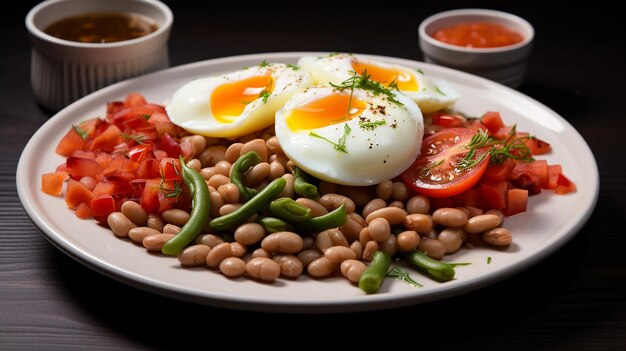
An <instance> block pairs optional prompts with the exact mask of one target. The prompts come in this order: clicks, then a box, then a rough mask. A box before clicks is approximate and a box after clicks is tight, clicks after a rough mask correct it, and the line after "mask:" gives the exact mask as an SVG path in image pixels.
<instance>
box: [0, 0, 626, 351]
mask: <svg viewBox="0 0 626 351" xmlns="http://www.w3.org/2000/svg"><path fill="white" fill-rule="evenodd" d="M167 3H168V5H170V7H171V8H172V10H173V12H174V15H175V24H174V29H173V33H172V36H171V41H170V53H171V65H172V66H175V65H180V64H184V63H189V62H193V61H200V60H205V59H210V58H216V57H222V56H231V55H238V54H248V53H258V52H277V51H343V52H356V53H358V52H360V53H369V54H379V55H388V56H397V57H402V58H408V59H415V60H420V59H421V58H422V56H421V52H420V51H419V49H418V42H417V34H416V32H417V26H418V24H419V22H420V20H421V19H423V18H425V17H426V16H428V15H430V14H432V13H435V12H438V11H441V10H445V9H449V8H454V7H464V6H465V7H466V6H467V5H470V4H463V3H454V2H449V1H432V2H431V3H436V4H439V5H437V6H435V5H428V4H426V3H424V2H414V4H415V5H413V6H417V7H420V9H419V10H409V9H406V8H400V7H398V8H392V7H391V6H392V5H393V4H396V2H393V3H392V2H387V3H384V4H381V6H383V5H384V8H374V7H368V6H366V5H365V4H360V3H356V2H355V3H353V4H351V5H350V6H339V4H338V2H336V3H337V4H335V3H333V2H329V1H325V2H322V3H321V4H320V3H318V4H319V5H315V6H314V5H303V6H295V5H293V3H291V4H290V3H288V2H281V3H278V4H270V2H259V3H257V4H255V5H253V6H252V7H246V8H245V9H243V7H244V6H243V5H235V2H232V4H227V5H220V7H219V8H212V7H211V5H209V4H208V3H209V2H208V1H207V2H205V3H201V2H196V1H194V2H192V1H186V2H182V1H178V2H174V1H167ZM498 3H499V2H491V3H488V2H482V3H480V2H478V3H476V2H475V3H472V4H471V6H474V7H488V8H497V9H503V10H507V11H511V12H514V13H516V14H518V15H521V16H522V17H525V18H526V19H528V20H529V21H530V22H531V23H532V24H533V25H534V26H535V28H536V41H535V48H534V51H533V53H532V56H531V58H530V62H529V70H528V75H527V79H526V81H525V83H524V84H523V85H522V86H521V87H520V89H519V90H520V91H522V92H523V93H525V94H527V95H529V96H531V97H533V98H535V99H537V100H539V101H541V102H543V103H544V104H546V105H547V106H549V107H551V108H552V109H554V110H555V111H556V112H557V113H559V114H561V115H562V116H563V117H565V118H566V119H567V120H568V121H569V122H570V123H571V124H572V125H573V126H574V127H575V128H576V129H577V130H578V131H579V132H580V133H581V134H582V136H583V137H584V138H585V140H586V141H587V143H588V144H589V145H590V147H591V149H592V150H593V152H594V155H595V157H596V160H597V163H598V166H599V169H600V177H601V189H600V196H599V200H598V203H597V206H596V208H595V211H594V213H593V215H592V216H591V218H590V219H589V221H588V222H587V224H586V225H585V226H584V227H583V228H582V230H581V231H580V232H579V233H578V235H576V236H575V237H574V238H573V239H572V240H571V241H570V242H569V243H567V244H566V245H565V246H564V247H562V249H560V250H559V251H557V252H556V253H555V254H553V255H552V256H550V257H549V258H547V259H545V260H543V261H542V262H540V263H539V264H537V265H536V266H534V267H532V268H530V269H528V270H526V271H524V272H522V273H519V274H517V275H516V276H514V277H512V278H510V279H507V280H504V281H502V282H499V283H497V284H494V285H492V286H489V287H486V288H484V289H481V290H478V291H475V292H472V293H468V294H465V295H462V296H458V297H454V298H449V299H446V300H443V301H439V302H434V303H428V304H424V305H417V306H411V307H405V308H400V309H392V310H384V311H377V312H367V313H365V312H364V313H352V314H337V315H332V316H329V315H279V314H267V313H248V312H242V311H232V310H226V309H220V308H213V307H207V306H204V305H196V304H193V303H188V302H182V301H178V300H174V299H170V298H165V297H162V296H158V295H155V294H152V293H148V292H145V291H142V290H139V289H136V288H133V287H130V286H128V285H125V284H123V283H120V282H117V281H115V280H113V279H110V278H108V277H105V276H104V275H102V274H100V273H97V272H95V271H93V270H91V269H89V268H86V267H85V266H83V265H82V264H80V263H78V262H77V261H75V260H73V259H72V258H70V257H68V256H66V255H65V254H63V253H62V252H61V251H59V250H58V249H56V248H55V247H54V246H53V245H51V244H50V243H49V242H48V241H46V239H45V238H44V237H43V235H41V233H40V232H39V231H38V230H37V228H36V227H35V226H34V225H33V223H32V222H31V221H30V219H29V218H28V216H27V215H26V213H25V212H24V210H23V208H22V206H21V204H20V202H19V200H18V197H17V193H16V187H15V171H16V165H17V162H18V158H19V156H20V153H21V151H22V149H23V147H24V146H25V144H26V143H27V142H28V140H29V138H30V136H31V135H32V134H33V133H34V132H35V131H36V130H37V128H38V127H39V126H40V125H42V124H43V123H44V122H46V120H47V119H48V118H49V117H50V115H49V114H48V113H46V112H45V111H42V110H40V109H39V108H38V107H37V105H36V103H35V102H34V100H33V97H32V95H31V91H30V83H29V64H30V58H29V57H30V46H29V41H28V38H27V34H26V30H25V27H24V24H23V23H24V22H23V21H24V18H25V16H26V13H27V11H28V9H29V8H30V7H32V6H33V5H34V4H36V1H23V2H19V3H16V4H13V6H15V7H16V10H10V9H7V8H5V9H3V20H2V21H1V22H0V28H1V30H0V33H1V34H2V55H0V80H1V84H0V92H1V93H0V106H2V107H1V109H0V145H1V147H0V349H2V350H14V349H23V350H43V349H45V350H53V349H77V350H91V349H94V350H95V349H114V350H121V349H170V348H171V349H181V348H182V347H183V346H191V345H192V344H193V343H194V342H197V341H202V343H203V344H204V345H206V348H212V347H215V344H216V343H217V340H222V341H225V342H226V343H227V344H230V345H233V346H243V345H244V343H246V342H252V343H253V344H256V345H266V346H270V347H294V346H296V347H300V346H302V345H303V344H302V343H303V342H304V343H307V344H308V343H315V344H319V345H320V346H322V347H324V345H325V343H327V342H328V340H329V337H331V336H334V335H339V336H342V335H345V336H344V340H350V344H352V345H355V344H356V343H357V342H358V341H361V342H359V344H362V342H363V341H365V342H370V341H371V340H374V338H376V339H378V340H383V341H386V342H388V343H390V344H389V345H390V347H393V346H391V343H397V342H402V343H403V344H407V345H410V346H412V347H414V348H415V349H418V348H419V349H422V350H424V349H431V348H432V349H434V347H438V348H442V349H511V350H512V349H524V350H526V349H541V350H625V349H626V253H625V249H626V246H625V243H626V237H625V235H626V230H625V225H624V223H625V220H626V205H625V204H626V197H625V196H624V189H625V188H626V186H625V179H626V162H625V161H624V155H622V153H621V142H623V141H624V133H625V130H626V113H625V112H624V111H625V107H624V100H625V99H624V96H623V94H624V91H625V89H624V84H625V82H626V74H625V69H624V65H625V63H626V56H625V54H624V52H625V49H626V46H625V45H624V44H625V42H624V30H623V18H621V15H620V14H619V11H617V10H616V9H612V8H610V7H606V6H599V5H600V4H599V3H598V2H593V3H592V4H587V7H586V8H572V7H571V4H570V3H565V2H564V3H563V6H558V7H557V6H556V5H555V7H553V8H526V7H515V6H513V5H510V6H504V5H502V4H498ZM397 4H398V5H401V2H399V3H397ZM566 4H567V5H566ZM359 6H363V8H358V7H359ZM592 6H593V9H592ZM580 186H584V184H580ZM572 220H575V219H574V218H573V219H572ZM193 318H196V319H197V322H194V321H193ZM353 330H354V331H353ZM259 332H261V333H263V334H265V336H264V337H262V338H259V339H257V338H255V336H256V334H258V333H259ZM270 335H271V336H270ZM289 336H291V337H298V338H299V339H300V341H299V342H298V344H296V343H290V344H285V343H284V341H283V340H284V339H285V338H288V337H289ZM268 341H271V344H270V343H268ZM311 346H312V344H311ZM431 346H432V347H431ZM361 347H362V346H361Z"/></svg>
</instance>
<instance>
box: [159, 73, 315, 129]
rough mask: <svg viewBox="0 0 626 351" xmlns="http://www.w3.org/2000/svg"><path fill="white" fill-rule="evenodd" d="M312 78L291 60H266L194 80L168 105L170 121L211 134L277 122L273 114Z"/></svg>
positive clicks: (177, 91)
mask: <svg viewBox="0 0 626 351" xmlns="http://www.w3.org/2000/svg"><path fill="white" fill-rule="evenodd" d="M312 84H313V79H312V77H311V75H310V74H309V73H308V72H307V71H304V70H301V69H298V68H297V67H296V66H293V65H286V64H282V63H266V62H262V63H261V64H259V65H257V66H253V67H249V68H246V69H242V70H239V71H235V72H231V73H228V74H225V75H221V76H212V77H207V78H199V79H195V80H193V81H190V82H188V83H186V84H185V85H183V86H182V87H180V88H179V89H178V90H176V91H175V92H174V94H173V95H172V98H171V99H170V102H169V103H168V104H167V105H166V110H167V113H168V116H169V117H170V119H171V120H172V122H173V123H174V124H176V125H178V126H180V127H182V128H184V129H185V130H187V131H189V132H192V133H196V134H200V135H204V136H210V137H238V136H242V135H246V134H248V133H252V132H255V131H259V130H262V129H264V128H267V127H269V126H271V125H272V124H273V123H274V114H275V113H276V111H277V110H278V109H279V108H281V107H282V106H283V105H284V104H285V102H286V101H287V100H288V99H289V98H290V97H291V96H292V95H293V94H294V93H295V92H296V91H298V90H300V89H302V88H305V87H308V86H311V85H312Z"/></svg>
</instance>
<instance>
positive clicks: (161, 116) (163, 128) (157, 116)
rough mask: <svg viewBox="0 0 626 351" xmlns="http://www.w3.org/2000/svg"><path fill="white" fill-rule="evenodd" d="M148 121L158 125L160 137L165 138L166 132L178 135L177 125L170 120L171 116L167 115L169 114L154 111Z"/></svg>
mask: <svg viewBox="0 0 626 351" xmlns="http://www.w3.org/2000/svg"><path fill="white" fill-rule="evenodd" d="M148 122H150V123H152V124H153V125H154V126H155V127H156V130H157V134H158V135H159V138H163V135H164V134H169V135H170V136H171V137H177V136H178V130H177V129H176V125H175V124H174V123H172V121H170V119H169V117H167V114H165V113H160V112H155V113H153V114H152V117H150V119H148Z"/></svg>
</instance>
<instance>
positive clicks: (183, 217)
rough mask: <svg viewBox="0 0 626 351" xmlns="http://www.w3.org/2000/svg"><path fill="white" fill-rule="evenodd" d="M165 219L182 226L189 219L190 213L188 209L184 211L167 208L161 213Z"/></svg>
mask: <svg viewBox="0 0 626 351" xmlns="http://www.w3.org/2000/svg"><path fill="white" fill-rule="evenodd" d="M161 216H162V217H163V219H164V220H165V221H166V222H168V223H171V224H174V225H177V226H179V227H182V226H183V225H185V223H187V221H188V220H189V217H190V215H189V213H188V212H187V211H183V210H180V209H177V208H171V209H169V210H165V211H163V212H162V213H161Z"/></svg>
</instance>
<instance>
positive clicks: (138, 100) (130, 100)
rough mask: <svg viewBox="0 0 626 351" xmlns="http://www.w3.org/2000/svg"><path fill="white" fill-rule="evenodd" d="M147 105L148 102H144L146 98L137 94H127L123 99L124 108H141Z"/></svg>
mask: <svg viewBox="0 0 626 351" xmlns="http://www.w3.org/2000/svg"><path fill="white" fill-rule="evenodd" d="M147 103H148V102H147V101H146V98H145V97H144V96H143V95H142V94H140V93H137V92H132V93H129V94H127V95H126V98H125V99H124V107H126V108H130V107H136V106H142V105H145V104H147Z"/></svg>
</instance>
